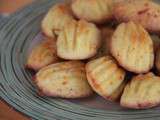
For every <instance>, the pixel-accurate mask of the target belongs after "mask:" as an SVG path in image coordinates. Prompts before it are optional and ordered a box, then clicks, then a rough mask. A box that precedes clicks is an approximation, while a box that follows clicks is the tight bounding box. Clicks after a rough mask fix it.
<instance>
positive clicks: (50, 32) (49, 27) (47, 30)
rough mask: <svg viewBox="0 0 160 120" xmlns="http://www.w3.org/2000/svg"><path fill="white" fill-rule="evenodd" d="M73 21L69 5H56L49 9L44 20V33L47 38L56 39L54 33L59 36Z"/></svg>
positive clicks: (42, 25)
mask: <svg viewBox="0 0 160 120" xmlns="http://www.w3.org/2000/svg"><path fill="white" fill-rule="evenodd" d="M72 19H73V16H72V12H71V10H70V8H69V6H68V5H67V4H64V3H60V4H56V5H54V6H53V7H52V8H50V9H49V11H48V13H47V14H46V16H45V17H44V19H43V20H42V24H41V27H42V31H43V32H44V34H45V35H46V36H48V37H54V33H56V34H58V33H59V32H60V31H61V30H62V29H63V27H64V25H65V24H67V23H68V22H70V21H71V20H72Z"/></svg>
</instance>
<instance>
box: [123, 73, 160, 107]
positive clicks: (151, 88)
mask: <svg viewBox="0 0 160 120" xmlns="http://www.w3.org/2000/svg"><path fill="white" fill-rule="evenodd" d="M159 91H160V77H157V76H155V75H154V74H152V73H147V74H144V75H137V76H135V77H133V79H132V80H131V82H130V83H128V84H127V85H126V87H125V89H124V92H123V94H122V97H121V101H120V103H121V106H123V107H127V108H132V109H147V108H151V107H155V106H157V105H158V104H159V103H160V93H159Z"/></svg>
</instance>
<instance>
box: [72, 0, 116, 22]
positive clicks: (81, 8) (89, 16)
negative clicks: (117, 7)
mask: <svg viewBox="0 0 160 120" xmlns="http://www.w3.org/2000/svg"><path fill="white" fill-rule="evenodd" d="M71 7H72V11H73V13H74V14H75V15H76V16H77V17H78V18H80V19H85V20H87V21H90V22H95V23H104V22H107V21H108V20H110V19H111V18H112V8H113V1H112V0H73V2H72V5H71Z"/></svg>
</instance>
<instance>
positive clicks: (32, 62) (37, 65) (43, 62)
mask: <svg viewBox="0 0 160 120" xmlns="http://www.w3.org/2000/svg"><path fill="white" fill-rule="evenodd" d="M58 61H59V58H58V57H57V54H56V40H55V39H49V38H46V39H44V40H43V41H42V42H41V43H39V45H38V46H36V47H34V48H33V49H32V51H31V53H29V55H28V59H27V64H26V67H27V68H30V69H33V70H39V69H41V68H43V67H45V66H47V65H49V64H52V63H56V62H58Z"/></svg>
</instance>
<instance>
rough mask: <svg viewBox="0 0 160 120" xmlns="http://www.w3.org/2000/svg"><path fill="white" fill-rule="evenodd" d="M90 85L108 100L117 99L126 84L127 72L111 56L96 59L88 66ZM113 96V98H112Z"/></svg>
mask: <svg viewBox="0 0 160 120" xmlns="http://www.w3.org/2000/svg"><path fill="white" fill-rule="evenodd" d="M86 73H87V78H88V82H89V84H90V85H91V86H92V88H93V90H94V91H96V92H97V93H98V94H99V95H101V96H102V97H104V98H106V99H107V100H114V99H117V98H116V96H117V97H118V95H119V94H118V95H117V94H116V91H117V90H118V91H119V90H120V89H119V87H120V86H121V84H123V82H124V78H125V71H124V70H123V69H122V68H120V67H119V66H118V65H117V62H116V61H115V60H114V58H112V57H111V56H105V57H101V58H98V59H95V60H93V61H91V62H89V63H87V65H86ZM112 94H113V97H112Z"/></svg>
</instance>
